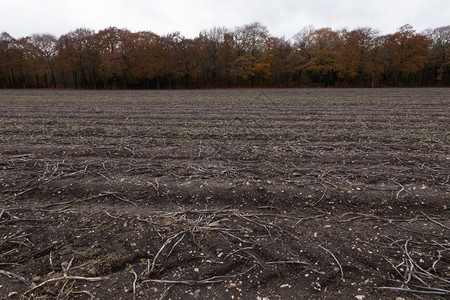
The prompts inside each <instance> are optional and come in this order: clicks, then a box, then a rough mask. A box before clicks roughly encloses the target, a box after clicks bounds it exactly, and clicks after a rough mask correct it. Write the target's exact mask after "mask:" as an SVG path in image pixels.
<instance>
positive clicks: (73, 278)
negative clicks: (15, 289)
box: [23, 275, 106, 295]
mask: <svg viewBox="0 0 450 300" xmlns="http://www.w3.org/2000/svg"><path fill="white" fill-rule="evenodd" d="M105 279H106V278H103V277H82V276H68V275H64V276H61V277H55V278H50V279H48V280H46V281H44V282H41V283H40V284H38V285H36V286H34V287H32V288H31V289H29V290H28V291H26V292H25V293H23V295H26V294H28V293H30V292H32V291H34V290H35V289H38V288H40V287H41V286H44V285H46V284H48V283H51V282H55V281H60V280H84V281H100V280H105Z"/></svg>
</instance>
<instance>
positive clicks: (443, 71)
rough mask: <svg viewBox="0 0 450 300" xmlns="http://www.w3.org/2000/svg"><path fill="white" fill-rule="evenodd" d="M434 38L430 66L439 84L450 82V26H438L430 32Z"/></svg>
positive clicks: (430, 36)
mask: <svg viewBox="0 0 450 300" xmlns="http://www.w3.org/2000/svg"><path fill="white" fill-rule="evenodd" d="M428 38H429V39H430V40H432V46H431V51H430V56H429V59H428V66H429V67H430V68H431V69H432V70H433V74H432V76H433V78H434V79H435V80H436V81H437V82H438V84H439V85H442V83H444V84H445V83H446V84H447V85H448V84H450V26H444V27H438V28H435V29H433V30H430V31H429V32H428Z"/></svg>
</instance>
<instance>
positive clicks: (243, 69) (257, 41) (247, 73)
mask: <svg viewBox="0 0 450 300" xmlns="http://www.w3.org/2000/svg"><path fill="white" fill-rule="evenodd" d="M268 38H269V31H268V30H267V28H266V27H265V26H263V25H261V23H259V22H255V23H251V24H247V25H244V26H241V27H238V28H237V29H236V30H235V32H234V39H235V43H236V44H235V45H236V49H237V58H236V59H235V60H234V61H233V62H231V64H230V74H232V75H234V76H235V77H236V82H237V84H239V82H240V81H241V80H247V79H249V78H250V80H251V85H252V86H253V85H254V78H255V74H259V75H262V76H265V74H261V73H265V72H267V71H268V70H269V68H268V64H267V63H266V62H265V61H264V60H265V57H264V51H265V48H266V43H267V40H268Z"/></svg>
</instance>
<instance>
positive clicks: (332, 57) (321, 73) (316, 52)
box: [297, 28, 342, 86]
mask: <svg viewBox="0 0 450 300" xmlns="http://www.w3.org/2000/svg"><path fill="white" fill-rule="evenodd" d="M341 44H342V43H341V39H340V37H339V35H338V34H337V33H336V32H334V31H333V30H332V29H331V28H321V29H317V30H314V31H311V32H309V33H306V34H302V35H301V40H298V41H297V47H298V48H299V52H300V55H301V56H302V57H304V65H303V66H304V68H305V69H306V70H307V71H309V74H308V77H309V78H310V80H312V79H314V78H315V80H316V81H320V82H324V84H325V86H327V85H332V86H334V84H335V81H336V77H337V73H338V71H339V62H338V57H339V50H340V47H341Z"/></svg>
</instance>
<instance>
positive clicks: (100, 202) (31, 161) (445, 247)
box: [0, 89, 450, 300]
mask: <svg viewBox="0 0 450 300" xmlns="http://www.w3.org/2000/svg"><path fill="white" fill-rule="evenodd" d="M0 104H1V106H0V124H1V126H0V197H1V198H0V298H7V299H19V298H23V299H133V298H134V299H254V300H256V299H260V300H262V299H271V300H273V299H402V298H404V299H417V298H419V299H420V298H423V299H446V298H447V297H449V295H450V213H449V206H450V203H449V202H450V201H449V200H450V195H449V192H450V180H449V177H450V151H449V147H450V131H449V120H450V90H449V89H376V90H375V89H364V90H362V89H361V90H360V89H351V90H346V89H324V90H320V89H319V90H264V91H260V90H234V91H220V90H213V91H165V92H154V91H151V92H150V91H149V92H144V91H143V92H137V91H136V92H130V91H126V92H104V91H103V92H100V91H92V92H89V91H82V92H77V91H33V90H31V91H30V90H21V91H11V90H3V91H0ZM355 297H356V298H355ZM397 297H398V298H397ZM447 299H448V298H447Z"/></svg>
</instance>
